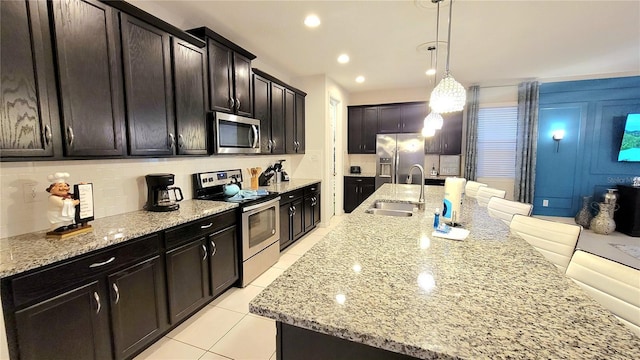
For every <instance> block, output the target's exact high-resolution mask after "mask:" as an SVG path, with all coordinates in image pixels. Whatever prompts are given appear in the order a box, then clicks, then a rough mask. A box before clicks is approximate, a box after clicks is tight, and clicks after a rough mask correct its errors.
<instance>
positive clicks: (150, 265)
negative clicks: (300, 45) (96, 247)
mask: <svg viewBox="0 0 640 360" xmlns="http://www.w3.org/2000/svg"><path fill="white" fill-rule="evenodd" d="M108 284H109V291H110V294H111V295H110V298H111V319H112V329H113V344H114V352H115V358H116V359H125V358H130V357H131V355H133V354H134V353H135V352H136V351H138V350H140V349H141V348H143V347H145V346H146V345H147V344H149V343H150V342H152V341H154V340H155V339H156V338H157V337H158V336H159V335H160V333H162V332H163V331H164V330H165V329H167V327H168V326H169V324H168V320H167V296H166V289H165V279H164V267H163V264H162V262H161V261H160V258H159V257H157V256H156V257H154V258H152V259H149V260H146V261H144V262H142V263H140V264H137V265H134V266H131V267H129V268H127V269H124V270H122V271H119V272H117V273H115V274H113V275H110V276H108Z"/></svg>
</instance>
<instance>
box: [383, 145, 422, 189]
mask: <svg viewBox="0 0 640 360" xmlns="http://www.w3.org/2000/svg"><path fill="white" fill-rule="evenodd" d="M376 148H377V152H376V154H377V159H376V189H378V188H379V187H380V186H382V184H384V183H394V184H406V183H407V177H408V176H409V169H410V168H411V165H413V164H418V165H421V166H424V137H422V134H419V133H416V134H379V135H378V137H377V139H376ZM423 182H424V179H420V171H419V170H418V169H415V170H413V174H412V176H411V183H412V184H422V183H423Z"/></svg>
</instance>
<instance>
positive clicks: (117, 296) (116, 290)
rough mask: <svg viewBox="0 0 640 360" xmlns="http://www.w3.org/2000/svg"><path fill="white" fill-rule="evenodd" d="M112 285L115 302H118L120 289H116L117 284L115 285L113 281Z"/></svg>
mask: <svg viewBox="0 0 640 360" xmlns="http://www.w3.org/2000/svg"><path fill="white" fill-rule="evenodd" d="M112 287H113V291H114V292H115V293H116V304H118V302H120V290H118V285H116V283H113V284H112Z"/></svg>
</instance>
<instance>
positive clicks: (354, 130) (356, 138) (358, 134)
mask: <svg viewBox="0 0 640 360" xmlns="http://www.w3.org/2000/svg"><path fill="white" fill-rule="evenodd" d="M363 114H364V109H363V108H361V107H351V106H350V107H348V115H347V117H348V118H347V135H348V144H347V151H348V153H349V154H359V153H361V151H362V116H363Z"/></svg>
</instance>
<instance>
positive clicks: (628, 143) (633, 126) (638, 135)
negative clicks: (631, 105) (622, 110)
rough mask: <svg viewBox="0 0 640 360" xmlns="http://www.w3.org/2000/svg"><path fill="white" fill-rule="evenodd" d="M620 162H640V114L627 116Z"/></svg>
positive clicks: (619, 156) (619, 155) (619, 157)
mask: <svg viewBox="0 0 640 360" xmlns="http://www.w3.org/2000/svg"><path fill="white" fill-rule="evenodd" d="M618 161H633V162H636V161H637V162H640V114H629V115H627V123H626V124H625V126H624V134H623V135H622V144H621V145H620V152H619V153H618Z"/></svg>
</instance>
